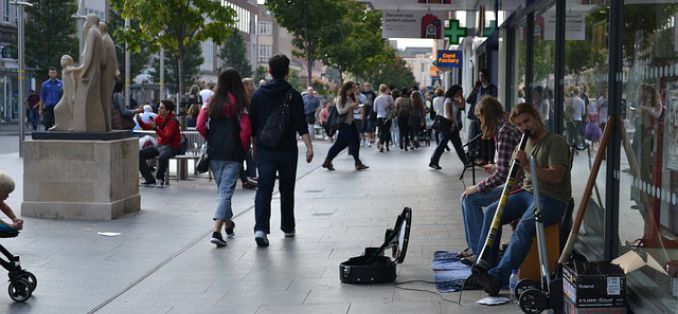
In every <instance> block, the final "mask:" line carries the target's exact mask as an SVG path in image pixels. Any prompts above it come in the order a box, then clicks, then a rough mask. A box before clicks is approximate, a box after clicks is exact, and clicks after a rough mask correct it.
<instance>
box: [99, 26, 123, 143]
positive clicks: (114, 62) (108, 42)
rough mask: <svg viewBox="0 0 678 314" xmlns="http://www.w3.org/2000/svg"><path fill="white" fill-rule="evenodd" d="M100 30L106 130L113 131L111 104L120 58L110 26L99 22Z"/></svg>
mask: <svg viewBox="0 0 678 314" xmlns="http://www.w3.org/2000/svg"><path fill="white" fill-rule="evenodd" d="M99 30H100V31H101V35H102V42H103V48H104V49H103V52H102V53H103V57H102V58H101V103H102V105H103V110H104V115H105V119H106V128H107V129H109V130H111V129H112V127H111V126H112V124H111V111H112V109H113V108H111V102H112V99H113V86H114V85H115V79H116V75H117V74H119V71H118V58H117V57H116V55H115V44H114V43H113V39H112V38H111V36H110V35H109V34H108V26H107V25H106V23H104V22H99Z"/></svg>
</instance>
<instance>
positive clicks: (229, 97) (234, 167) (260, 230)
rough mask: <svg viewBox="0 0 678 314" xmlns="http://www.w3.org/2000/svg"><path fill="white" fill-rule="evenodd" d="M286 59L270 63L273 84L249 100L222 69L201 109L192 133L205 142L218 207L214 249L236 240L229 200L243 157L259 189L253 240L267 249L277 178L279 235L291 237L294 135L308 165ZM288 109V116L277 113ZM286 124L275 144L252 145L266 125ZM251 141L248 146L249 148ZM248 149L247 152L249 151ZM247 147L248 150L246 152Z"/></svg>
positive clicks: (298, 99) (309, 151)
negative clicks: (300, 142)
mask: <svg viewBox="0 0 678 314" xmlns="http://www.w3.org/2000/svg"><path fill="white" fill-rule="evenodd" d="M289 63H290V61H289V59H288V58H287V57H286V56H285V55H275V56H273V57H271V59H270V60H269V74H270V75H271V76H272V77H273V79H272V80H270V81H268V82H266V83H265V84H261V86H260V87H259V88H258V89H257V90H256V91H254V93H253V94H252V95H250V93H249V92H248V91H247V90H246V88H245V85H244V84H243V82H242V79H241V77H240V74H239V73H238V72H237V71H236V70H234V69H231V68H229V69H226V70H224V71H222V72H221V73H220V75H219V79H218V82H217V84H216V86H215V88H214V93H213V95H211V96H210V97H209V98H208V99H207V101H206V103H205V104H204V105H203V106H202V108H201V109H200V113H199V114H198V118H197V130H198V132H199V133H200V134H201V135H202V136H203V137H204V138H205V139H206V140H207V144H208V148H207V154H208V156H209V159H210V169H211V171H212V173H213V174H214V178H215V182H216V184H217V191H218V192H217V193H218V198H217V205H216V208H215V210H214V214H213V218H212V219H213V221H214V231H213V233H212V237H211V238H210V241H211V242H212V243H214V244H215V245H216V246H217V247H223V246H225V245H226V244H227V242H226V239H225V238H224V236H223V235H222V230H223V231H224V232H225V233H226V237H228V238H231V237H233V236H234V235H235V231H234V229H235V223H234V222H233V220H232V218H233V210H232V205H231V200H232V197H233V194H234V191H235V185H236V181H237V178H238V176H239V173H240V171H241V169H242V164H243V161H244V160H245V159H246V156H247V153H248V152H251V154H252V157H253V159H254V161H255V163H256V168H257V172H258V174H259V177H258V187H257V191H256V196H255V200H254V211H255V225H254V239H255V242H256V244H257V246H259V247H267V246H268V245H269V241H268V234H269V233H270V229H271V228H270V217H271V198H272V195H273V187H274V185H275V181H276V176H277V177H278V189H279V191H280V210H281V215H282V217H281V229H282V231H283V233H284V235H285V237H294V236H295V233H296V225H295V219H294V186H295V182H296V172H297V160H298V147H297V138H296V135H297V134H298V135H299V136H301V138H302V140H303V142H304V143H305V145H306V161H307V162H311V160H312V159H313V146H312V144H311V139H310V137H309V134H308V133H309V128H308V125H307V117H306V116H305V114H304V103H303V101H302V96H301V94H299V92H297V91H296V90H294V88H292V86H291V85H290V84H289V83H288V82H287V81H286V80H285V79H286V77H287V75H288V74H289ZM284 105H286V106H288V111H287V112H288V114H286V115H280V114H279V113H280V112H281V111H280V110H279V108H281V106H284ZM278 116H280V117H281V118H280V119H284V120H285V124H286V125H287V126H288V127H287V128H286V129H285V130H284V132H283V133H282V134H279V135H280V136H279V137H278V139H277V141H276V142H275V143H274V144H272V143H270V142H269V141H262V142H259V141H257V138H258V137H259V136H260V135H261V134H262V132H264V129H265V128H266V126H267V124H269V123H270V122H269V120H271V119H277V118H276V117H278ZM250 141H251V143H250ZM250 144H251V146H250ZM250 147H251V150H250Z"/></svg>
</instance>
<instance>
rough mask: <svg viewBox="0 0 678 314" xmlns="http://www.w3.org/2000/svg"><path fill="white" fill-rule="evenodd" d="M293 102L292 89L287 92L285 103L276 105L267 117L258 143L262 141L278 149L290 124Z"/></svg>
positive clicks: (267, 145)
mask: <svg viewBox="0 0 678 314" xmlns="http://www.w3.org/2000/svg"><path fill="white" fill-rule="evenodd" d="M291 103H292V91H291V90H290V91H289V92H287V96H286V97H285V99H284V100H283V103H282V104H280V105H279V106H277V107H275V108H274V109H273V111H272V112H271V114H270V115H269V116H268V118H266V121H265V122H264V127H263V128H262V129H261V132H259V136H257V143H261V144H262V145H264V146H265V147H268V148H270V149H276V148H278V146H279V145H280V142H281V141H282V139H283V137H284V136H285V134H287V129H288V127H289V124H290V104H291Z"/></svg>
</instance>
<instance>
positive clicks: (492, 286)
mask: <svg viewBox="0 0 678 314" xmlns="http://www.w3.org/2000/svg"><path fill="white" fill-rule="evenodd" d="M473 277H475V279H476V281H477V282H478V284H479V285H480V286H481V287H482V288H483V290H485V292H487V294H489V295H490V296H492V297H496V296H498V295H499V290H501V286H499V283H498V282H497V280H496V279H494V277H492V276H491V275H490V274H488V273H487V272H484V271H480V272H477V273H475V274H473Z"/></svg>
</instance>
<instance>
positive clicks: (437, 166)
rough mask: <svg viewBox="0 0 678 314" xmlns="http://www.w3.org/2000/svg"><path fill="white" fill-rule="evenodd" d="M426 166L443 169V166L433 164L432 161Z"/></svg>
mask: <svg viewBox="0 0 678 314" xmlns="http://www.w3.org/2000/svg"><path fill="white" fill-rule="evenodd" d="M428 166H429V167H431V168H433V169H436V170H440V169H443V168H442V167H441V166H439V165H438V164H434V163H432V162H431V163H429V164H428Z"/></svg>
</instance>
